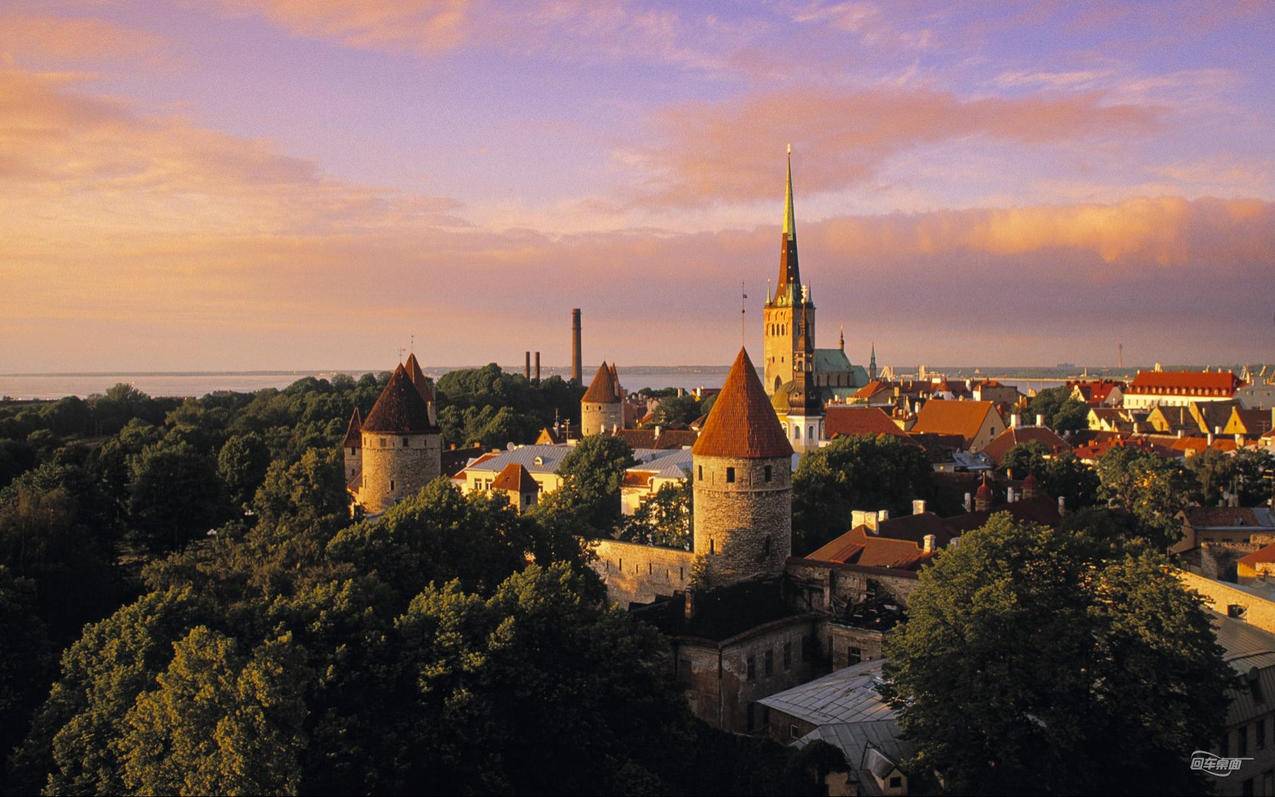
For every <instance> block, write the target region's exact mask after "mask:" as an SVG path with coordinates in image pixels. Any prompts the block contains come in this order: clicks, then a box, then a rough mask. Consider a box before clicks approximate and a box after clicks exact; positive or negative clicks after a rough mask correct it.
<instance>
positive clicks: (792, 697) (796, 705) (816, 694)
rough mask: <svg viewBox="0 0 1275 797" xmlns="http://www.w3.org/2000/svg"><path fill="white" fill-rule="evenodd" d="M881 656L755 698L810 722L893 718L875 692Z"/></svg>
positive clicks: (824, 722) (845, 721)
mask: <svg viewBox="0 0 1275 797" xmlns="http://www.w3.org/2000/svg"><path fill="white" fill-rule="evenodd" d="M883 663H884V662H883V660H882V659H875V660H873V661H865V662H860V663H859V664H855V665H853V666H850V667H846V668H844V669H840V670H837V671H836V672H833V673H830V674H828V675H825V676H824V677H822V678H817V679H815V680H813V681H810V682H809V683H804V684H802V685H801V686H794V687H793V688H792V689H787V690H785V691H783V692H778V693H776V694H773V695H771V696H770V697H767V698H763V699H761V700H759V701H757V702H759V703H761V704H762V705H763V706H766V707H768V708H770V709H773V710H775V711H780V712H783V713H784V714H787V715H789V716H791V717H795V718H797V719H800V720H805V721H806V722H809V723H812V724H814V725H831V724H835V723H847V722H851V723H854V722H868V721H872V720H885V719H893V718H894V709H892V708H890V706H889V705H888V704H887V703H886V702H885V700H884V699H882V697H881V695H880V694H879V693H878V692H877V690H876V687H877V684H878V683H880V679H881V665H882V664H883Z"/></svg>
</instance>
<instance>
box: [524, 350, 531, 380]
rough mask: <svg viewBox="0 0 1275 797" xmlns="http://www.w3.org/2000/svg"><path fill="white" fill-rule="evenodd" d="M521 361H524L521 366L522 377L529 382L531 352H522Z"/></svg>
mask: <svg viewBox="0 0 1275 797" xmlns="http://www.w3.org/2000/svg"><path fill="white" fill-rule="evenodd" d="M523 359H524V362H523V366H522V375H523V376H525V377H527V380H528V381H530V380H531V352H529V351H525V352H523Z"/></svg>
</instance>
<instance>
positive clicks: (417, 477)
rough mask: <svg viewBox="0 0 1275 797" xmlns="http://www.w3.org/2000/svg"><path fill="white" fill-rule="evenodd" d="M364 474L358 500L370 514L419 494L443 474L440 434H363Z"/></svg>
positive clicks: (382, 510) (378, 512) (377, 512)
mask: <svg viewBox="0 0 1275 797" xmlns="http://www.w3.org/2000/svg"><path fill="white" fill-rule="evenodd" d="M362 451H363V472H362V476H361V479H362V481H361V483H360V487H359V490H358V501H359V503H360V504H361V505H362V506H363V509H364V511H366V512H367V513H368V514H370V515H377V514H380V513H381V512H384V511H385V510H386V509H388V508H389V507H390V506H393V505H394V504H395V503H397V502H398V501H400V500H402V499H403V498H405V497H407V496H410V495H415V494H416V493H418V492H420V489H421V488H422V487H424V486H425V485H426V484H429V483H430V482H431V481H433V480H434V479H437V478H438V477H439V475H440V474H441V473H442V470H443V466H442V445H441V440H440V438H439V436H438V435H437V434H409V435H402V434H382V433H380V432H363V449H362Z"/></svg>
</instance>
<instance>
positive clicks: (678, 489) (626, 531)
mask: <svg viewBox="0 0 1275 797" xmlns="http://www.w3.org/2000/svg"><path fill="white" fill-rule="evenodd" d="M693 498H694V490H693V489H692V487H691V482H690V481H689V480H687V481H684V482H682V483H681V484H672V483H669V484H662V485H660V488H659V489H658V490H656V491H655V492H654V493H652V494H651V495H648V496H644V497H643V498H642V501H641V503H640V504H639V505H638V508H637V511H636V512H634V513H633V514H632V515H631V516H629V517H627V518H625V520H624V524H623V525H622V526H621V527H620V534H619V538H620V539H622V540H628V541H629V542H640V543H643V544H645V545H663V546H665V547H668V548H682V549H684V550H687V551H689V550H690V549H691V542H692V537H693V534H694V530H693V528H692V519H693V514H692V513H693Z"/></svg>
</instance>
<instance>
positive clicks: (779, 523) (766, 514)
mask: <svg viewBox="0 0 1275 797" xmlns="http://www.w3.org/2000/svg"><path fill="white" fill-rule="evenodd" d="M691 467H692V474H691V475H692V479H693V480H694V506H695V510H694V529H695V533H694V550H695V554H696V556H699V557H703V559H704V561H705V563H706V565H707V569H706V575H705V579H706V586H708V587H709V588H712V587H718V586H724V585H727V584H733V583H736V582H738V581H742V580H745V579H749V578H754V577H764V576H773V575H778V574H780V573H782V572H783V567H784V562H785V560H787V558H788V556H789V554H790V553H791V552H792V447H791V446H790V445H789V444H788V440H787V438H786V437H785V435H784V430H783V428H782V427H781V426H780V425H779V420H778V419H777V418H776V417H775V413H774V411H773V410H772V409H771V406H770V402H769V401H768V400H767V398H766V391H765V390H764V389H763V388H762V386H761V383H760V382H759V381H758V380H757V372H756V370H755V369H754V368H753V363H752V360H750V359H749V358H748V352H747V351H746V350H744V349H740V351H739V356H737V357H736V358H735V363H734V365H732V366H731V369H730V373H729V374H728V375H727V377H726V383H725V384H724V385H723V386H722V390H721V392H720V393H719V394H718V395H717V400H716V401H715V402H714V404H713V409H712V411H711V412H709V414H708V419H707V420H706V421H705V422H704V428H703V430H702V431H701V432H700V436H699V439H697V440H696V441H695V445H694V447H693V448H692V449H691Z"/></svg>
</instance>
